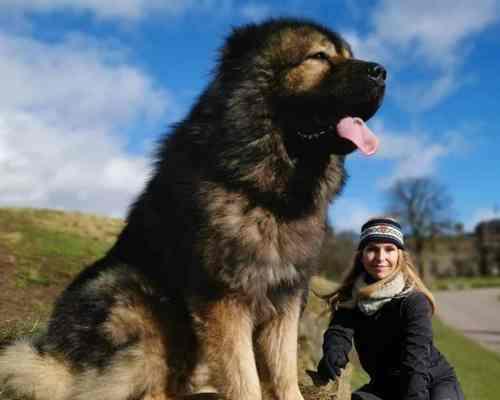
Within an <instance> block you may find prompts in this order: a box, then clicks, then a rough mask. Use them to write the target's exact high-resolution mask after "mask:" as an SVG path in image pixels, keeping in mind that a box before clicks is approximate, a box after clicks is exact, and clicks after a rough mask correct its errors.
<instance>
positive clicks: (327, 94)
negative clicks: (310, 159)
mask: <svg viewBox="0 0 500 400" xmlns="http://www.w3.org/2000/svg"><path fill="white" fill-rule="evenodd" d="M245 40H246V41H247V42H245ZM238 49H247V50H248V49H253V51H247V52H246V53H241V56H243V57H246V59H247V60H248V62H247V63H246V64H245V65H247V66H249V67H248V68H251V69H249V70H247V71H245V73H246V74H247V76H251V77H252V78H251V79H252V80H253V81H254V82H258V85H259V88H260V89H261V91H262V93H264V97H265V101H266V103H267V105H268V106H269V107H268V109H271V110H272V113H273V115H272V121H273V123H274V124H276V125H277V126H279V128H280V130H281V132H282V133H283V134H284V137H285V143H286V145H287V147H290V148H293V149H295V150H297V149H299V150H298V151H302V150H300V149H307V148H308V147H314V148H315V149H318V148H321V149H328V152H330V153H334V154H338V155H344V154H348V153H350V152H352V151H354V150H355V149H356V148H360V149H361V150H363V151H364V152H365V153H372V152H373V151H374V150H375V149H376V145H377V139H376V138H375V137H374V136H373V134H371V132H370V131H369V130H368V129H367V128H366V127H365V126H364V123H363V121H367V120H368V119H369V118H371V117H372V116H373V115H374V114H375V112H376V111H377V109H378V108H379V106H380V105H381V103H382V99H383V97H384V91H385V81H386V77H387V73H386V70H385V69H384V68H383V67H382V66H381V65H379V64H376V63H372V62H365V61H361V60H358V59H355V58H354V57H353V53H352V50H351V48H350V46H349V44H348V43H347V42H346V41H345V40H344V39H343V38H342V37H341V36H340V35H338V34H337V33H335V32H332V31H330V30H328V29H326V28H324V27H322V26H320V25H317V24H315V23H311V22H304V21H299V20H288V19H287V20H271V21H268V22H266V23H264V24H261V25H256V26H250V27H246V28H245V29H242V30H240V31H237V32H235V34H234V35H233V37H232V39H230V41H229V45H228V47H226V50H227V55H228V56H230V57H228V58H229V60H228V61H229V62H231V60H235V59H238V58H239V57H238V54H237V53H238ZM240 51H241V50H240ZM231 57H232V58H231ZM240 62H241V59H240ZM239 65H240V66H241V65H242V64H241V63H240V64H239Z"/></svg>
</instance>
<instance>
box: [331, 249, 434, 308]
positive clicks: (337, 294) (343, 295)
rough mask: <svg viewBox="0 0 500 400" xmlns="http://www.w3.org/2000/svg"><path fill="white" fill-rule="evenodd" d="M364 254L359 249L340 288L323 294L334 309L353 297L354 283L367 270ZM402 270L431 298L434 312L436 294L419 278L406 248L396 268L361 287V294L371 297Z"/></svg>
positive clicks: (405, 276) (399, 257) (409, 283)
mask: <svg viewBox="0 0 500 400" xmlns="http://www.w3.org/2000/svg"><path fill="white" fill-rule="evenodd" d="M362 256H363V252H362V250H358V251H357V252H356V254H355V256H354V260H353V263H352V267H351V268H350V269H349V270H348V271H347V273H346V275H345V276H344V278H343V279H342V283H341V284H340V286H339V287H338V289H336V290H335V291H333V292H332V293H330V294H328V295H326V296H322V297H323V298H324V299H325V300H327V301H328V302H329V303H330V305H331V307H332V310H336V309H337V307H338V305H339V303H341V302H343V301H346V300H349V299H351V298H352V290H353V287H354V283H355V282H356V280H357V278H358V277H359V275H361V274H362V273H364V272H365V268H364V266H363V263H362V262H361V258H362ZM400 272H401V273H402V274H403V278H404V280H405V282H406V284H407V285H408V286H410V285H411V286H413V287H414V288H415V289H417V290H419V291H420V292H422V293H423V294H424V295H425V296H426V297H427V298H428V299H429V302H430V303H431V306H432V313H433V314H434V312H435V311H436V301H435V300H434V296H433V295H432V293H431V291H430V290H429V289H428V288H427V287H426V286H425V284H424V282H422V280H421V279H420V278H419V276H418V274H417V272H416V269H415V266H414V264H413V261H412V259H411V256H410V254H409V253H408V252H407V251H406V250H402V249H399V248H398V263H397V265H396V268H394V270H393V271H391V273H390V274H389V275H388V276H386V277H385V278H383V279H381V280H379V281H376V282H375V283H373V284H371V285H368V286H366V287H364V288H362V289H360V291H359V296H360V297H362V298H366V297H369V296H370V294H372V293H373V292H374V291H376V290H377V289H379V288H380V287H381V286H383V285H384V284H386V283H387V282H390V281H391V280H392V279H394V277H395V276H396V275H397V274H398V273H400Z"/></svg>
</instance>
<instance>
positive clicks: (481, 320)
mask: <svg viewBox="0 0 500 400" xmlns="http://www.w3.org/2000/svg"><path fill="white" fill-rule="evenodd" d="M434 295H435V297H436V301H437V307H438V310H437V315H438V316H439V318H440V319H441V320H442V321H443V322H445V323H446V324H447V325H448V326H451V327H453V328H455V329H458V330H459V331H461V332H462V333H463V334H464V335H465V336H468V337H469V338H471V339H472V340H475V341H476V342H479V343H480V344H482V345H483V346H484V347H486V348H488V349H490V350H493V351H496V352H497V353H500V288H494V289H471V290H458V291H443V292H435V293H434Z"/></svg>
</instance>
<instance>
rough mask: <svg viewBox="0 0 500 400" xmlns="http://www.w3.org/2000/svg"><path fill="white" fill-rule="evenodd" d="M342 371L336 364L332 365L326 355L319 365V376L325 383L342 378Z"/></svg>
mask: <svg viewBox="0 0 500 400" xmlns="http://www.w3.org/2000/svg"><path fill="white" fill-rule="evenodd" d="M341 373H342V370H341V368H340V367H339V366H337V365H335V364H331V363H330V362H329V361H328V357H327V355H325V356H324V357H323V358H322V359H321V360H320V361H319V364H318V374H319V375H320V377H321V378H322V379H324V380H325V381H328V380H330V379H331V380H332V381H335V380H336V379H337V377H339V376H340V374H341Z"/></svg>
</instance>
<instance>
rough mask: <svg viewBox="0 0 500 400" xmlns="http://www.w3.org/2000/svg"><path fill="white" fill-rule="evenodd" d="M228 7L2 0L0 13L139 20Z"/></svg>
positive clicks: (221, 3)
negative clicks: (70, 15)
mask: <svg viewBox="0 0 500 400" xmlns="http://www.w3.org/2000/svg"><path fill="white" fill-rule="evenodd" d="M231 4H232V0H120V1H112V0H2V2H0V10H2V9H4V10H6V11H9V12H13V11H17V12H21V13H23V12H31V13H40V14H42V13H50V12H54V11H66V12H72V13H77V14H91V15H93V16H95V17H96V18H99V19H124V20H138V19H141V18H145V17H146V16H151V15H156V14H157V13H162V14H165V15H170V16H178V15H180V14H182V13H184V12H186V11H188V10H197V11H210V10H221V9H226V8H227V7H228V6H230V5H231Z"/></svg>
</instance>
